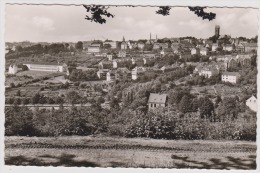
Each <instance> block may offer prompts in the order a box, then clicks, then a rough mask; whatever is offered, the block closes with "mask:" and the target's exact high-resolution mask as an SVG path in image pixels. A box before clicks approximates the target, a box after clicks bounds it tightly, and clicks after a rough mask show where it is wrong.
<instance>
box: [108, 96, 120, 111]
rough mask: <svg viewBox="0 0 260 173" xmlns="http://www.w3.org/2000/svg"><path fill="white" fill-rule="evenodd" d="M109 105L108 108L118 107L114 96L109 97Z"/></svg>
mask: <svg viewBox="0 0 260 173" xmlns="http://www.w3.org/2000/svg"><path fill="white" fill-rule="evenodd" d="M109 105H110V108H114V109H119V102H118V100H117V98H115V97H112V98H111V100H110V102H109Z"/></svg>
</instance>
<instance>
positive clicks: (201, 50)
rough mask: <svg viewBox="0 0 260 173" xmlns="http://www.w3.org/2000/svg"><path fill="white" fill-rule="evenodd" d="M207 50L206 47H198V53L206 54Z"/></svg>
mask: <svg viewBox="0 0 260 173" xmlns="http://www.w3.org/2000/svg"><path fill="white" fill-rule="evenodd" d="M208 53H209V50H208V49H207V48H206V47H202V48H200V54H201V55H208Z"/></svg>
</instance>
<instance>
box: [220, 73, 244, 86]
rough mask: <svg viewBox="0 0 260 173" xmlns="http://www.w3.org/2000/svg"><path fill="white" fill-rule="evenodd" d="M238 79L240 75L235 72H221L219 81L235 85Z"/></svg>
mask: <svg viewBox="0 0 260 173" xmlns="http://www.w3.org/2000/svg"><path fill="white" fill-rule="evenodd" d="M239 78H240V74H239V73H237V72H223V73H222V76H221V81H222V82H230V83H234V84H236V83H237V82H238V80H239Z"/></svg>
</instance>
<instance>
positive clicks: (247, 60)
mask: <svg viewBox="0 0 260 173" xmlns="http://www.w3.org/2000/svg"><path fill="white" fill-rule="evenodd" d="M251 56H252V55H250V54H246V55H243V54H239V55H237V56H236V59H237V61H238V62H239V63H240V65H241V66H243V67H250V66H251Z"/></svg>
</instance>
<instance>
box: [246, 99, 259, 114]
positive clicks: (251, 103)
mask: <svg viewBox="0 0 260 173" xmlns="http://www.w3.org/2000/svg"><path fill="white" fill-rule="evenodd" d="M246 105H247V106H248V107H249V108H250V109H251V110H252V111H254V112H257V98H256V97H255V96H251V97H250V98H249V99H247V100H246Z"/></svg>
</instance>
